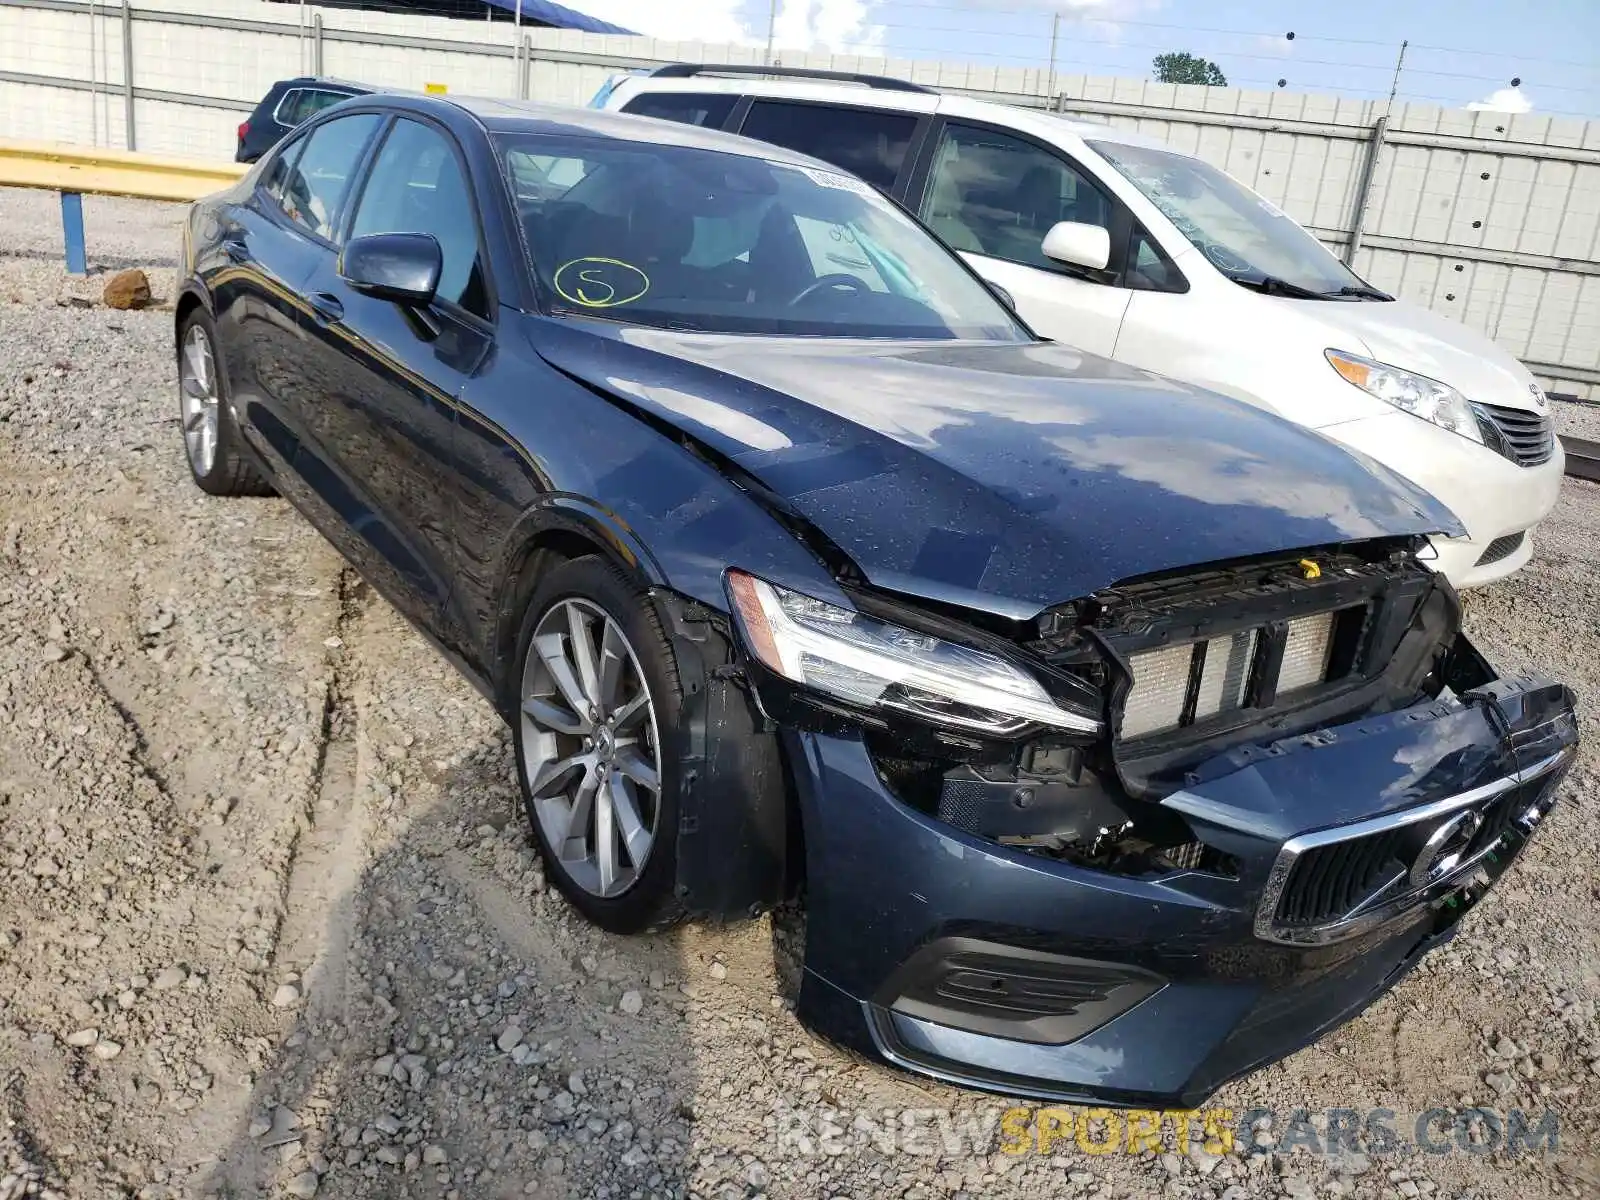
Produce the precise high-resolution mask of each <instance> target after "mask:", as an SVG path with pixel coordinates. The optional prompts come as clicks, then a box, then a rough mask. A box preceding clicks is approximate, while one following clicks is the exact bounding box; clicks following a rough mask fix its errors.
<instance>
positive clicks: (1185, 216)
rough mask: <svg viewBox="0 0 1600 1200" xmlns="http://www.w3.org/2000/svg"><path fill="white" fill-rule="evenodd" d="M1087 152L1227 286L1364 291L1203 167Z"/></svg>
mask: <svg viewBox="0 0 1600 1200" xmlns="http://www.w3.org/2000/svg"><path fill="white" fill-rule="evenodd" d="M1089 144H1090V145H1091V146H1093V147H1094V149H1095V151H1096V152H1097V153H1099V154H1100V156H1101V157H1102V158H1104V159H1105V160H1106V161H1107V162H1109V163H1110V164H1111V165H1112V166H1113V167H1115V168H1116V169H1117V170H1118V171H1120V172H1121V173H1122V174H1123V175H1124V176H1126V177H1127V178H1128V180H1129V181H1130V182H1132V184H1133V186H1134V187H1136V188H1138V189H1139V190H1140V191H1141V192H1143V193H1144V194H1145V196H1146V197H1147V198H1148V199H1149V200H1150V202H1151V203H1152V204H1154V205H1155V206H1156V207H1157V208H1159V209H1160V210H1161V212H1162V213H1163V214H1164V215H1165V216H1166V217H1167V218H1168V219H1169V220H1170V221H1171V222H1172V223H1173V224H1174V225H1176V226H1177V227H1178V230H1179V232H1181V233H1182V234H1183V236H1184V237H1186V238H1188V239H1189V240H1190V241H1191V242H1193V243H1194V244H1195V246H1196V247H1198V248H1199V250H1200V252H1201V253H1202V254H1204V255H1205V256H1206V258H1207V259H1209V260H1210V261H1211V264H1212V265H1213V266H1214V267H1216V268H1217V270H1219V271H1221V272H1222V273H1223V274H1224V275H1226V276H1228V277H1229V278H1230V279H1234V280H1237V281H1240V282H1244V283H1260V282H1261V281H1263V280H1266V279H1272V280H1281V281H1283V282H1285V283H1287V284H1289V285H1290V286H1291V287H1294V288H1300V289H1304V290H1305V291H1308V292H1316V293H1318V294H1319V295H1333V296H1338V295H1340V289H1341V288H1347V287H1348V288H1364V287H1365V286H1366V285H1365V284H1363V283H1362V281H1361V279H1360V278H1359V277H1358V276H1357V275H1356V274H1355V273H1354V272H1352V271H1351V270H1350V269H1349V268H1348V267H1346V266H1345V265H1344V264H1343V263H1342V262H1340V261H1339V260H1338V259H1337V258H1336V257H1334V255H1333V252H1332V251H1330V250H1329V249H1328V248H1327V247H1326V246H1324V245H1323V244H1322V243H1321V242H1319V241H1317V239H1316V238H1314V237H1312V236H1311V234H1309V233H1307V232H1306V231H1305V230H1304V229H1302V228H1301V227H1300V226H1299V225H1296V224H1295V223H1294V221H1293V220H1292V219H1291V218H1290V217H1288V216H1287V215H1286V214H1284V213H1283V212H1282V211H1281V210H1279V209H1278V208H1277V207H1276V206H1274V205H1273V203H1272V202H1271V201H1270V200H1266V199H1264V198H1262V197H1261V196H1258V195H1256V193H1254V192H1252V191H1251V190H1250V189H1249V188H1247V187H1245V186H1244V185H1243V184H1241V183H1239V182H1237V181H1236V180H1234V179H1233V178H1232V177H1231V176H1229V175H1227V174H1226V173H1224V172H1222V171H1219V170H1217V168H1216V167H1213V166H1211V165H1210V164H1209V163H1204V162H1201V161H1200V160H1199V159H1198V158H1191V157H1189V156H1188V155H1187V154H1177V153H1174V152H1172V151H1170V150H1154V149H1150V148H1148V147H1145V146H1128V145H1124V144H1123V143H1121V142H1098V141H1097V142H1090V143H1089Z"/></svg>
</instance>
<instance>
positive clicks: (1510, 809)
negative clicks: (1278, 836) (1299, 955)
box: [1276, 778, 1550, 927]
mask: <svg viewBox="0 0 1600 1200" xmlns="http://www.w3.org/2000/svg"><path fill="white" fill-rule="evenodd" d="M1549 783H1550V780H1549V779H1548V778H1539V779H1534V780H1530V781H1529V782H1527V783H1524V784H1521V785H1519V786H1517V787H1513V788H1510V789H1509V790H1507V791H1505V792H1502V793H1501V794H1500V795H1498V796H1496V797H1495V798H1494V799H1493V800H1491V801H1489V803H1488V804H1486V805H1484V807H1483V808H1482V809H1480V811H1481V812H1482V813H1483V824H1482V825H1480V826H1479V827H1478V829H1477V831H1476V833H1474V834H1473V837H1472V841H1471V843H1470V844H1469V845H1468V846H1467V848H1466V850H1465V856H1466V857H1469V858H1470V857H1471V856H1473V855H1475V854H1478V853H1479V852H1481V851H1483V850H1487V849H1489V848H1490V847H1491V846H1492V845H1494V844H1495V843H1496V842H1498V841H1499V840H1500V838H1501V835H1502V834H1504V833H1505V832H1506V831H1507V830H1508V829H1510V828H1511V823H1512V822H1513V821H1514V820H1515V819H1516V817H1517V815H1518V814H1519V813H1521V812H1522V811H1523V810H1525V809H1526V808H1527V807H1528V806H1529V805H1530V804H1531V803H1533V801H1534V800H1535V799H1537V798H1538V796H1539V793H1540V792H1541V791H1542V790H1543V789H1544V788H1545V787H1546V786H1548V785H1549ZM1437 824H1438V822H1437V821H1423V822H1417V823H1413V824H1410V825H1400V826H1397V827H1395V828H1393V829H1385V830H1382V831H1381V832H1379V833H1372V834H1368V835H1367V836H1366V837H1360V838H1352V839H1350V840H1349V841H1344V842H1331V843H1329V844H1328V845H1326V846H1315V847H1313V848H1311V849H1310V850H1307V851H1306V852H1305V853H1304V854H1302V855H1301V856H1300V857H1299V858H1298V859H1296V860H1295V864H1294V868H1293V870H1291V871H1290V873H1289V878H1288V879H1287V880H1286V881H1285V883H1284V888H1283V893H1282V895H1281V896H1280V897H1279V900H1278V911H1277V917H1276V923H1277V924H1278V925H1280V926H1286V927H1296V926H1299V927H1304V926H1314V925H1322V924H1326V923H1327V922H1330V921H1338V920H1340V919H1341V918H1343V917H1345V916H1347V915H1348V914H1349V913H1350V912H1351V910H1352V909H1354V908H1355V907H1356V906H1357V905H1358V904H1361V903H1362V902H1363V901H1365V900H1368V899H1369V898H1371V897H1372V896H1373V894H1374V893H1375V892H1377V891H1379V890H1380V889H1382V888H1385V887H1386V886H1388V885H1391V884H1398V883H1399V882H1400V881H1401V880H1402V879H1403V878H1404V877H1405V874H1406V872H1407V871H1408V870H1409V868H1410V865H1411V859H1412V857H1413V855H1414V854H1415V852H1416V850H1417V849H1418V847H1419V845H1420V843H1421V842H1422V841H1424V840H1426V838H1427V835H1428V833H1429V831H1431V830H1432V829H1433V828H1434V827H1435V826H1436V825H1437ZM1405 891H1406V889H1405V888H1404V887H1399V888H1397V889H1396V892H1395V895H1396V896H1401V895H1404V894H1405Z"/></svg>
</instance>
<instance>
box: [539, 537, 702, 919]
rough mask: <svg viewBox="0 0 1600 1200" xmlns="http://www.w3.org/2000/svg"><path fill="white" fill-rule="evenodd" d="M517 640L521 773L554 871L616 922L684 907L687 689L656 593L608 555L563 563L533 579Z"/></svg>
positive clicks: (584, 908) (674, 913)
mask: <svg viewBox="0 0 1600 1200" xmlns="http://www.w3.org/2000/svg"><path fill="white" fill-rule="evenodd" d="M517 647H518V648H517V656H518V657H517V661H518V662H519V663H520V664H521V673H520V675H519V684H518V692H517V713H516V715H515V719H514V721H513V736H514V740H515V743H516V752H517V773H518V779H519V782H520V784H521V786H522V796H523V801H524V803H525V804H526V806H527V809H528V817H529V820H530V822H531V823H532V825H533V832H534V837H535V839H536V840H537V842H538V845H539V850H540V853H541V855H542V856H543V858H544V862H545V866H546V869H547V871H548V872H549V874H550V876H551V878H552V880H553V882H554V883H555V885H556V887H558V888H559V889H560V890H561V892H562V894H563V895H565V896H566V898H567V899H568V900H569V901H570V902H571V903H572V905H573V906H574V907H575V908H577V909H578V910H579V911H580V912H582V913H583V915H584V916H586V917H588V918H589V920H591V921H593V922H594V923H595V924H597V925H599V926H601V927H602V928H605V929H609V930H611V931H612V932H615V933H636V932H639V931H641V930H645V929H651V928H660V927H662V926H664V925H667V924H670V923H672V922H673V921H675V920H677V919H679V918H680V917H681V916H682V915H683V909H682V906H681V905H680V904H679V902H678V900H677V897H676V896H675V894H674V886H675V883H676V875H677V845H676V833H677V824H678V804H677V789H678V776H679V772H678V764H677V761H676V747H677V745H678V737H677V730H678V721H679V719H680V713H681V705H682V692H681V690H680V687H679V682H678V670H677V664H676V660H675V659H674V658H673V654H672V648H671V646H670V645H669V644H668V642H667V639H666V637H665V635H664V634H663V633H662V630H661V625H660V622H659V620H658V619H657V617H656V613H655V610H654V609H653V608H652V607H651V605H650V602H649V599H648V597H647V596H646V595H645V594H644V592H643V591H642V590H641V589H640V588H638V587H637V586H636V585H635V584H634V583H633V582H632V581H631V580H629V579H628V578H627V576H625V575H623V573H622V572H621V571H619V570H618V569H617V568H616V567H614V566H612V565H611V564H610V563H608V562H606V561H605V560H603V559H600V558H596V557H589V558H580V559H574V560H572V561H570V562H566V563H563V564H561V565H560V566H558V567H556V568H555V569H554V570H553V571H551V572H550V573H549V575H548V576H546V577H545V578H544V579H543V580H542V581H541V582H540V583H539V584H538V586H537V587H536V588H535V589H534V594H533V598H532V599H531V600H530V601H529V604H528V609H527V612H526V614H525V615H524V617H523V622H522V630H521V633H520V636H519V638H518V642H517Z"/></svg>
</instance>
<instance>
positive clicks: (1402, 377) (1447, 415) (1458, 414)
mask: <svg viewBox="0 0 1600 1200" xmlns="http://www.w3.org/2000/svg"><path fill="white" fill-rule="evenodd" d="M1323 354H1324V355H1326V356H1327V359H1328V362H1329V363H1330V364H1331V365H1332V367H1333V369H1334V370H1335V371H1337V372H1339V374H1340V375H1342V376H1343V377H1344V378H1345V380H1346V381H1347V382H1349V383H1353V384H1355V385H1356V386H1357V387H1358V388H1360V389H1361V390H1362V391H1363V392H1366V393H1367V394H1368V395H1369V396H1376V397H1377V398H1378V399H1379V400H1382V401H1383V402H1384V403H1386V404H1392V405H1394V406H1395V407H1396V408H1398V409H1403V410H1404V411H1405V412H1408V413H1410V414H1411V415H1412V416H1414V417H1421V418H1422V419H1423V420H1424V421H1431V422H1432V423H1433V424H1435V425H1437V426H1439V428H1441V429H1448V430H1449V431H1450V432H1451V433H1459V434H1460V435H1461V436H1462V437H1464V438H1470V439H1471V440H1472V441H1474V442H1478V443H1480V444H1481V443H1482V442H1483V433H1482V431H1481V430H1480V429H1479V428H1478V417H1477V414H1476V413H1474V412H1473V411H1472V404H1471V402H1469V401H1468V400H1467V398H1466V397H1465V396H1463V395H1462V394H1461V393H1460V392H1458V391H1456V389H1455V388H1453V387H1451V386H1450V385H1449V384H1448V383H1440V382H1439V381H1438V380H1437V379H1429V378H1428V377H1427V376H1426V375H1416V374H1413V373H1412V372H1410V371H1402V370H1401V369H1400V368H1399V367H1391V366H1389V365H1388V364H1387V363H1381V362H1374V361H1373V360H1372V359H1370V358H1362V357H1361V356H1360V355H1359V354H1346V353H1345V352H1344V351H1343V350H1324V351H1323Z"/></svg>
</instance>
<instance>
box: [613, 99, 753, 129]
mask: <svg viewBox="0 0 1600 1200" xmlns="http://www.w3.org/2000/svg"><path fill="white" fill-rule="evenodd" d="M738 99H739V97H737V96H735V95H733V94H732V93H731V92H730V93H728V94H727V95H722V96H717V95H699V94H696V93H694V92H645V93H644V94H643V95H640V96H635V97H634V98H633V99H632V100H629V101H628V102H627V103H626V104H624V105H623V106H622V111H623V112H625V113H632V114H634V115H635V116H639V117H656V118H657V119H659V120H662V121H679V122H681V123H682V124H684V125H703V126H705V127H706V128H707V129H721V128H722V126H723V124H724V123H725V122H726V121H727V119H728V116H729V114H730V113H732V112H733V105H734V102H735V101H736V100H738Z"/></svg>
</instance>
